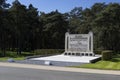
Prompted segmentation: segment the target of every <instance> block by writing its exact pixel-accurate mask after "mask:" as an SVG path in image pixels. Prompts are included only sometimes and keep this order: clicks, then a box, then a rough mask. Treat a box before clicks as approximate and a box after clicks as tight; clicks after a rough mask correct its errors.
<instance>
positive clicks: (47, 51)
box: [34, 49, 64, 55]
mask: <svg viewBox="0 0 120 80" xmlns="http://www.w3.org/2000/svg"><path fill="white" fill-rule="evenodd" d="M63 52H64V49H37V50H34V54H35V55H56V54H61V53H63Z"/></svg>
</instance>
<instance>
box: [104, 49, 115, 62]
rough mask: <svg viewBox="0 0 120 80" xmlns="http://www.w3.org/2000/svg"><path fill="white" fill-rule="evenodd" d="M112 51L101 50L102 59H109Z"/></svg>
mask: <svg viewBox="0 0 120 80" xmlns="http://www.w3.org/2000/svg"><path fill="white" fill-rule="evenodd" d="M112 53H113V52H112V51H110V50H106V51H102V60H110V59H111V58H112V55H113V54H112Z"/></svg>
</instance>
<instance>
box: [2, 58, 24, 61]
mask: <svg viewBox="0 0 120 80" xmlns="http://www.w3.org/2000/svg"><path fill="white" fill-rule="evenodd" d="M8 59H10V57H1V58H0V61H7V60H8ZM12 59H14V60H24V59H25V57H16V58H12Z"/></svg>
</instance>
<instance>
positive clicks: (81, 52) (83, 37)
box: [64, 31, 94, 56]
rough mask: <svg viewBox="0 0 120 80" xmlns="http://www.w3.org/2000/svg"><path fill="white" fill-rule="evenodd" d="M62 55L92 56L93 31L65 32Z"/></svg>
mask: <svg viewBox="0 0 120 80" xmlns="http://www.w3.org/2000/svg"><path fill="white" fill-rule="evenodd" d="M64 55H72V56H94V53H93V32H91V31H90V32H89V33H88V34H69V32H66V34H65V52H64Z"/></svg>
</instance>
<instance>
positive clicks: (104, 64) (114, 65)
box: [75, 54, 120, 70]
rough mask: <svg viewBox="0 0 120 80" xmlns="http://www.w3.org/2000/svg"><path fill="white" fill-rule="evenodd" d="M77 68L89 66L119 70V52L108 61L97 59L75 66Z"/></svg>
mask: <svg viewBox="0 0 120 80" xmlns="http://www.w3.org/2000/svg"><path fill="white" fill-rule="evenodd" d="M75 67H77V68H91V69H109V70H120V54H119V55H117V56H115V57H113V59H112V60H110V61H102V60H101V61H99V62H96V63H89V64H84V65H81V66H75Z"/></svg>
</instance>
